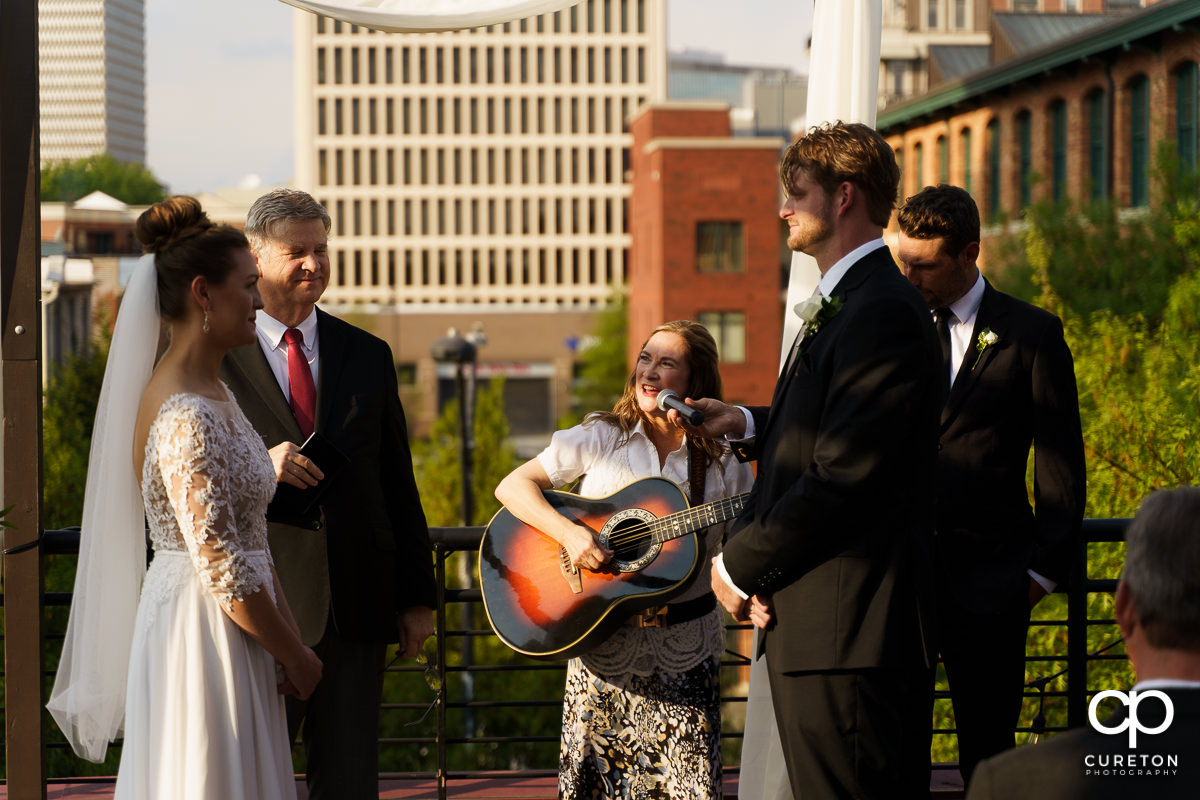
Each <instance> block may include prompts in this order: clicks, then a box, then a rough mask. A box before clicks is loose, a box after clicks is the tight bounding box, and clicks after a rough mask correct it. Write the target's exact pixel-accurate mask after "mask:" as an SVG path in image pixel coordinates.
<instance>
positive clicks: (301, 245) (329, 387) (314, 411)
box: [221, 189, 436, 800]
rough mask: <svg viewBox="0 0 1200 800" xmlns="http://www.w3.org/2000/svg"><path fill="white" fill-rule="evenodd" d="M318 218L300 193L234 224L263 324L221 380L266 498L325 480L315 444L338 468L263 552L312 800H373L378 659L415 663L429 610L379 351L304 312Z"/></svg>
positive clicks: (389, 366)
mask: <svg viewBox="0 0 1200 800" xmlns="http://www.w3.org/2000/svg"><path fill="white" fill-rule="evenodd" d="M329 222H330V219H329V214H328V213H327V212H326V211H325V209H324V208H323V207H322V206H321V205H320V204H319V203H317V201H316V200H314V199H313V198H312V197H311V196H310V195H308V194H306V193H305V192H300V191H295V190H290V189H279V190H276V191H274V192H271V193H269V194H266V195H264V196H263V197H260V198H259V199H258V200H256V201H255V203H254V205H253V206H251V208H250V212H249V214H248V216H247V219H246V236H247V238H248V239H249V240H250V246H251V249H252V250H253V251H254V257H255V260H256V261H257V262H258V268H259V275H260V279H259V282H258V286H259V291H260V292H261V294H262V299H263V309H262V310H261V311H259V312H258V317H257V320H256V322H257V328H258V341H257V342H256V343H254V344H251V345H247V346H245V347H242V348H239V349H236V350H232V351H230V353H229V354H228V355H227V356H226V358H225V361H224V363H223V364H222V366H221V378H222V380H224V381H225V383H226V384H228V386H229V388H230V389H231V390H232V391H233V393H234V395H235V396H236V397H237V401H238V404H239V405H240V406H241V407H242V410H243V411H244V412H245V413H246V416H247V418H249V420H250V422H251V424H252V425H253V426H254V429H255V430H256V431H258V432H259V433H260V434H261V435H262V437H263V440H264V441H265V442H266V444H267V447H268V448H269V449H270V450H271V457H272V461H273V462H274V464H275V471H276V475H277V476H278V480H279V482H280V483H281V484H290V485H292V486H295V487H297V488H299V489H302V490H305V491H307V490H309V489H310V488H311V487H312V486H314V485H315V484H316V483H317V481H318V480H319V479H320V478H322V477H323V475H324V473H323V471H322V470H321V468H320V465H319V464H315V463H314V462H313V461H312V460H311V459H309V458H308V457H306V456H305V455H302V454H301V453H300V452H299V450H300V443H301V442H304V441H305V439H306V438H307V437H308V435H309V434H310V433H312V432H313V431H314V430H315V431H316V432H318V433H320V434H322V435H323V436H324V437H325V438H326V439H328V440H329V442H331V443H332V445H333V446H334V447H335V448H337V449H338V450H339V451H341V453H342V454H343V455H345V456H346V457H347V458H348V459H349V464H348V466H346V467H345V469H344V471H343V472H342V473H341V474H339V475H337V476H331V481H332V482H331V483H330V485H329V488H328V489H327V490H326V492H325V494H324V495H323V496H322V497H321V499H320V503H319V506H318V507H317V508H315V509H313V510H312V511H311V512H309V513H307V514H300V513H298V511H297V510H296V509H294V508H291V509H289V508H277V507H276V506H275V505H273V506H272V509H271V512H270V513H269V514H268V517H269V519H270V520H271V524H270V527H269V537H270V545H271V552H272V555H273V557H274V560H275V566H276V569H277V571H278V573H279V580H280V583H281V584H282V586H283V590H284V593H285V594H286V595H287V598H288V603H289V604H290V605H291V607H292V611H293V613H294V615H295V617H296V620H297V624H298V625H299V626H300V633H301V637H302V638H303V640H304V643H305V644H307V645H310V646H312V647H313V649H314V650H315V651H316V653H317V655H318V656H320V658H321V661H322V662H323V663H324V674H323V677H322V679H321V682H320V683H319V684H318V685H317V689H316V691H315V692H313V694H312V696H311V697H310V698H309V699H308V700H307V701H306V702H300V701H298V700H296V699H295V698H293V697H289V698H288V708H287V711H288V727H289V729H290V732H291V735H292V737H293V738H294V737H295V736H296V733H297V730H298V729H299V727H300V723H301V721H303V722H304V736H303V743H304V751H305V755H306V758H307V764H308V768H307V781H308V790H309V797H311V798H314V799H316V798H338V799H339V800H342V799H344V798H345V799H350V798H376V797H378V796H379V758H378V736H379V707H380V700H381V694H382V688H383V668H384V660H385V650H386V646H387V643H389V642H396V641H399V647H400V652H401V653H402V654H403V655H406V656H414V655H416V654H417V653H418V652H419V651H420V648H421V644H422V643H423V642H424V641H425V639H426V638H427V637H428V636H429V635H430V633H431V632H432V630H433V621H432V616H431V612H432V608H433V606H434V603H435V602H436V598H435V589H434V580H433V564H432V559H431V551H430V544H429V531H428V529H427V528H426V525H425V515H424V513H423V511H422V509H421V501H420V498H419V497H418V496H417V488H416V482H415V481H414V479H413V471H412V458H411V455H410V454H409V448H408V434H407V430H406V426H405V420H404V411H403V409H402V408H401V406H400V399H399V396H398V393H397V385H396V372H395V365H394V363H393V361H392V354H391V350H390V348H389V347H388V346H387V344H386V343H385V342H383V341H381V340H380V339H377V338H375V337H374V336H372V335H370V334H368V333H367V332H365V331H363V330H360V329H358V328H356V327H354V326H352V325H349V324H347V323H345V322H343V321H341V320H340V319H338V318H337V317H333V316H331V315H329V314H327V313H325V312H324V311H322V310H320V309H319V308H317V307H316V303H317V300H318V299H320V297H321V294H322V293H323V292H324V291H325V287H326V285H328V283H329V256H328V252H327V239H328V235H329Z"/></svg>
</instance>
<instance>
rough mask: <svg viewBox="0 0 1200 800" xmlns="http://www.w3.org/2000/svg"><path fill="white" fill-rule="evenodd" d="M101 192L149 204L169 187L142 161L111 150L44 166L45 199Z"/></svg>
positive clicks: (70, 198) (69, 198) (67, 199)
mask: <svg viewBox="0 0 1200 800" xmlns="http://www.w3.org/2000/svg"><path fill="white" fill-rule="evenodd" d="M97 190H99V191H101V192H104V193H105V194H107V195H109V196H111V197H115V198H117V199H118V200H120V201H122V202H124V203H128V204H129V205H149V204H150V203H157V202H158V201H159V200H162V199H163V198H164V197H166V190H165V189H164V188H163V185H162V184H161V183H159V181H158V179H157V178H155V177H154V173H152V172H151V171H150V170H149V169H147V168H146V167H144V166H142V165H141V164H134V163H131V162H125V161H118V160H117V159H115V158H113V157H112V155H110V154H109V153H99V154H97V155H94V156H88V157H86V158H77V159H71V160H63V161H55V162H51V163H50V164H47V165H46V166H45V167H43V168H42V200H43V201H47V202H73V201H75V200H78V199H79V198H81V197H85V196H87V195H89V194H91V193H92V192H94V191H97Z"/></svg>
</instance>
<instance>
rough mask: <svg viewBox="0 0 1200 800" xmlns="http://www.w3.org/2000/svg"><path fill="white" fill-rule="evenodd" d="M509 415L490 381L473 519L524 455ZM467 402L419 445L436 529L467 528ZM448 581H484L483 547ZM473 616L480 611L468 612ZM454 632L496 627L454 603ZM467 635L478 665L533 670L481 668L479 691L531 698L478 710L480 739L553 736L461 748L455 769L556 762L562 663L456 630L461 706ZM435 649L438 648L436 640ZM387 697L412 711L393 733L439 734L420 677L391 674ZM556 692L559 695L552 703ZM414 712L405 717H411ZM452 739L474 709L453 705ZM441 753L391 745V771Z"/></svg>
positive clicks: (454, 663)
mask: <svg viewBox="0 0 1200 800" xmlns="http://www.w3.org/2000/svg"><path fill="white" fill-rule="evenodd" d="M508 433H509V427H508V420H507V417H506V416H505V414H504V384H503V381H502V380H494V381H492V382H491V383H489V384H487V385H484V386H481V387H480V390H479V392H478V396H477V399H476V409H475V426H474V434H475V448H474V450H473V469H472V506H473V509H474V511H473V514H472V519H471V520H470V521H471V524H473V525H483V524H485V523H486V522H487V521H488V520H489V519H491V517H492V516H493V515H494V514H495V512H496V511H497V510H498V509H499V507H500V506H499V502H498V501H497V500H496V499H495V496H494V495H493V491H494V489H495V487H496V484H498V483H499V482H500V480H501V479H502V478H503V477H504V476H505V475H507V474H508V473H509V472H511V471H512V470H513V468H514V467H516V465H517V460H516V454H515V452H514V450H513V448H512V445H511V444H509V443H508V442H507V438H508ZM458 442H459V432H458V401H457V400H451V401H450V402H448V403H446V405H445V406H444V407H443V409H442V412H441V414H440V415H439V416H438V419H437V421H436V422H435V423H434V425H433V429H432V430H431V432H430V437H429V439H428V441H422V442H415V443H414V445H413V459H414V468H415V471H416V476H417V486H418V488H419V489H420V493H421V504H422V506H423V508H424V510H425V516H426V518H427V520H428V522H429V524H430V526H433V527H454V526H457V525H458V524H459V514H460V509H461V502H460V497H461V486H462V473H461V466H460V463H461V462H460V460H459V447H458ZM446 570H447V574H448V576H449V577H448V583H449V584H450V585H451V586H452V587H453V586H460V587H465V586H478V585H479V582H478V571H477V566H476V554H475V552H474V551H470V552H465V553H454V554H451V555H450V556H449V558H448V562H447V567H446ZM468 613H469V614H470V616H468ZM447 615H448V619H449V629H450V630H451V631H454V632H459V631H462V630H464V629H484V630H486V628H487V624H486V621H485V618H484V616H483V611H482V607H481V606H480V605H479V604H474V605H473V606H472V607H471V608H470V610H469V612H468V609H467V608H466V607H465V606H464V605H462V604H455V605H451V606H449V607H448V609H447ZM464 638H465V639H466V640H468V641H471V642H472V644H471V647H470V650H471V651H472V653H473V655H472V658H473V661H474V662H475V663H477V664H488V665H512V664H520V665H522V666H524V667H530V668H531V669H529V670H528V671H525V672H522V673H521V679H520V680H519V681H518V680H514V679H513V676H512V674H511V673H505V672H497V671H491V670H488V671H482V672H474V673H471V680H472V681H473V685H474V691H475V696H476V697H478V698H480V699H486V700H495V699H499V698H502V699H504V700H506V701H513V702H517V703H527V704H533V705H526V706H519V707H491V708H483V709H477V710H473V712H472V713H473V714H474V718H473V719H472V720H471V722H470V727H472V728H473V731H470V733H474V734H475V735H478V736H497V737H504V736H521V737H529V736H532V737H543V738H545V739H546V740H547V741H545V742H517V743H511V744H501V743H489V744H474V745H462V746H454V747H452V748H451V750H450V764H451V768H452V769H497V768H508V769H522V768H536V767H542V768H546V767H552V766H553V765H554V764H555V763H556V758H557V752H558V746H557V739H558V733H559V726H560V718H561V711H560V702H561V697H562V694H561V692H562V683H563V676H562V666H561V665H557V664H537V663H535V662H532V661H531V660H530V659H528V658H525V657H524V656H520V655H518V654H516V653H514V652H513V651H511V650H509V649H508V648H507V647H506V646H504V645H503V644H501V643H500V642H499V640H497V639H496V638H494V637H492V636H470V635H468V636H466V637H460V636H453V635H452V637H451V639H450V643H449V647H448V654H447V662H448V663H447V667H448V668H449V669H451V670H453V671H451V672H450V675H449V683H448V685H447V686H446V691H447V697H448V699H449V701H450V702H451V703H457V702H459V701H461V700H462V699H463V697H464V696H465V692H466V685H465V681H464V673H463V672H461V671H459V670H458V669H457V668H459V667H461V666H462V665H463V661H464V648H463V647H461V643H462V641H463V640H464ZM427 651H428V652H432V645H428V646H427ZM384 696H385V702H386V703H387V704H397V705H399V706H401V707H402V708H403V709H404V712H403V713H402V714H393V715H388V714H385V718H384V722H383V729H384V736H385V737H388V736H395V737H413V736H418V737H432V736H433V734H434V732H435V730H436V720H435V719H434V718H433V714H432V712H430V713H429V714H428V716H426V717H425V719H424V720H422V721H419V722H418V721H416V719H417V718H419V717H420V715H421V714H422V713H423V712H424V708H425V706H426V705H427V704H428V703H429V702H430V701H431V700H433V691H432V690H431V689H430V688H429V687H428V686H427V685H425V684H424V682H422V681H418V680H416V679H415V677H414V675H413V674H412V673H389V675H388V682H387V683H386V684H385V689H384ZM547 698H549V699H548V700H547ZM405 715H406V716H407V717H409V718H408V719H404V718H402V717H404V716H405ZM447 727H448V729H449V732H448V735H449V736H451V737H456V736H462V735H465V734H467V733H468V730H467V729H468V720H467V718H466V713H465V710H464V709H461V708H451V709H450V710H449V716H448V720H447ZM432 758H433V754H432V752H431V746H429V745H427V746H424V747H421V748H419V749H417V750H416V751H414V750H413V749H412V748H408V747H404V748H385V749H384V750H383V751H382V762H381V763H383V764H384V766H383V769H385V770H388V769H425V770H428V769H429V768H430V767H431V760H432Z"/></svg>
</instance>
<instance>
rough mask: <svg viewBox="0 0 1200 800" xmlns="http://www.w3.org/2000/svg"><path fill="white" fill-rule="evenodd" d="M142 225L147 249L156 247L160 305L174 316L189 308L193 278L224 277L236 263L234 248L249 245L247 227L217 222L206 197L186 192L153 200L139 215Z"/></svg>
mask: <svg viewBox="0 0 1200 800" xmlns="http://www.w3.org/2000/svg"><path fill="white" fill-rule="evenodd" d="M136 231H137V238H138V241H139V242H141V243H142V246H143V247H144V248H145V250H146V252H147V253H154V266H155V269H156V271H157V272H158V309H159V311H160V312H161V313H162V315H163V317H164V318H166V319H168V320H172V321H174V320H179V319H183V318H184V317H185V316H186V314H187V309H188V292H189V287H190V285H191V282H192V279H193V278H195V277H196V276H197V275H202V276H204V277H205V278H206V279H208V280H209V281H210V282H212V283H220V282H221V281H223V280H224V279H225V276H226V275H227V274H228V273H229V270H230V269H232V268H233V264H234V259H233V255H232V253H233V252H234V251H235V250H236V249H245V248H248V247H249V245H248V244H247V243H246V237H245V235H244V234H243V233H242V232H241V231H239V230H237V229H236V228H233V227H230V226H229V225H216V224H214V223H213V222H212V220H210V219H209V218H208V214H205V213H204V209H203V208H201V207H200V201H199V200H197V199H196V198H194V197H188V196H186V195H175V196H174V197H168V198H167V199H166V200H163V201H162V202H159V203H155V204H154V205H152V206H150V208H148V209H146V210H145V211H144V212H142V215H141V216H140V217H138V221H137V228H136Z"/></svg>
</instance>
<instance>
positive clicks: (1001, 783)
mask: <svg viewBox="0 0 1200 800" xmlns="http://www.w3.org/2000/svg"><path fill="white" fill-rule="evenodd" d="M1163 691H1165V692H1166V694H1167V696H1169V697H1170V698H1171V702H1172V705H1173V706H1174V709H1175V717H1174V719H1173V720H1172V722H1171V725H1170V727H1169V728H1167V729H1166V730H1165V731H1163V732H1162V733H1160V734H1156V735H1153V736H1148V735H1146V734H1144V733H1141V732H1139V733H1138V737H1137V746H1136V747H1134V748H1131V747H1130V746H1129V731H1128V730H1126V731H1123V732H1121V733H1118V734H1115V735H1108V734H1102V733H1099V732H1098V731H1095V730H1093V729H1092V727H1091V726H1090V725H1088V726H1087V727H1084V728H1077V729H1075V730H1072V731H1067V732H1066V733H1061V734H1057V735H1055V736H1050V737H1048V738H1046V739H1044V740H1043V741H1041V742H1039V743H1037V744H1035V745H1027V746H1025V747H1018V748H1017V749H1016V750H1009V751H1006V752H1004V753H1001V754H1000V755H998V756H995V757H993V758H989V759H987V760H986V761H983V762H982V763H981V764H980V765H979V766H978V767H977V768H976V769H975V775H974V776H973V777H972V778H971V788H970V791H968V792H967V800H1008V798H1014V797H1015V798H1020V800H1041V799H1042V798H1045V800H1076V799H1078V800H1083V798H1087V799H1088V800H1128V798H1139V797H1146V798H1154V800H1182V798H1188V800H1194V798H1196V797H1198V796H1200V689H1165V690H1163ZM1162 712H1163V708H1162V705H1161V704H1160V703H1159V702H1158V701H1157V700H1156V699H1153V698H1149V699H1146V700H1145V701H1143V702H1142V703H1140V704H1139V705H1138V722H1139V723H1140V724H1141V725H1142V726H1144V727H1146V728H1154V727H1157V726H1158V725H1159V724H1161V723H1162V721H1163V713H1162ZM1127 717H1128V708H1126V707H1125V706H1122V707H1121V708H1120V709H1119V710H1118V711H1117V713H1115V714H1114V715H1113V716H1112V717H1110V718H1109V719H1108V720H1107V721H1105V723H1104V724H1105V726H1106V727H1109V728H1112V727H1116V726H1117V725H1119V724H1120V723H1121V721H1122V720H1124V719H1126V718H1127ZM1131 755H1132V756H1134V761H1135V766H1134V767H1133V770H1143V771H1144V770H1155V769H1168V770H1169V769H1175V770H1177V771H1176V772H1175V774H1168V775H1153V774H1151V775H1147V774H1123V775H1122V774H1115V771H1116V770H1125V771H1126V772H1128V770H1127V769H1126V768H1124V767H1113V766H1112V765H1113V764H1114V758H1115V757H1117V756H1120V757H1122V758H1123V759H1125V758H1127V757H1129V756H1131ZM1155 755H1159V756H1163V760H1164V766H1163V767H1155V766H1153V763H1152V760H1153V757H1154V756H1155ZM1170 755H1176V756H1178V765H1177V766H1176V767H1170V766H1166V757H1167V756H1170ZM1147 760H1150V761H1151V763H1150V764H1145V765H1143V764H1142V763H1141V762H1143V761H1147ZM1089 762H1090V764H1091V766H1089ZM1104 764H1107V765H1108V766H1107V767H1106V766H1103V765H1104ZM1088 769H1093V770H1096V771H1099V772H1100V773H1101V774H1088V773H1087V770H1088ZM1105 769H1107V770H1109V771H1110V772H1109V774H1103V771H1104V770H1105Z"/></svg>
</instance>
